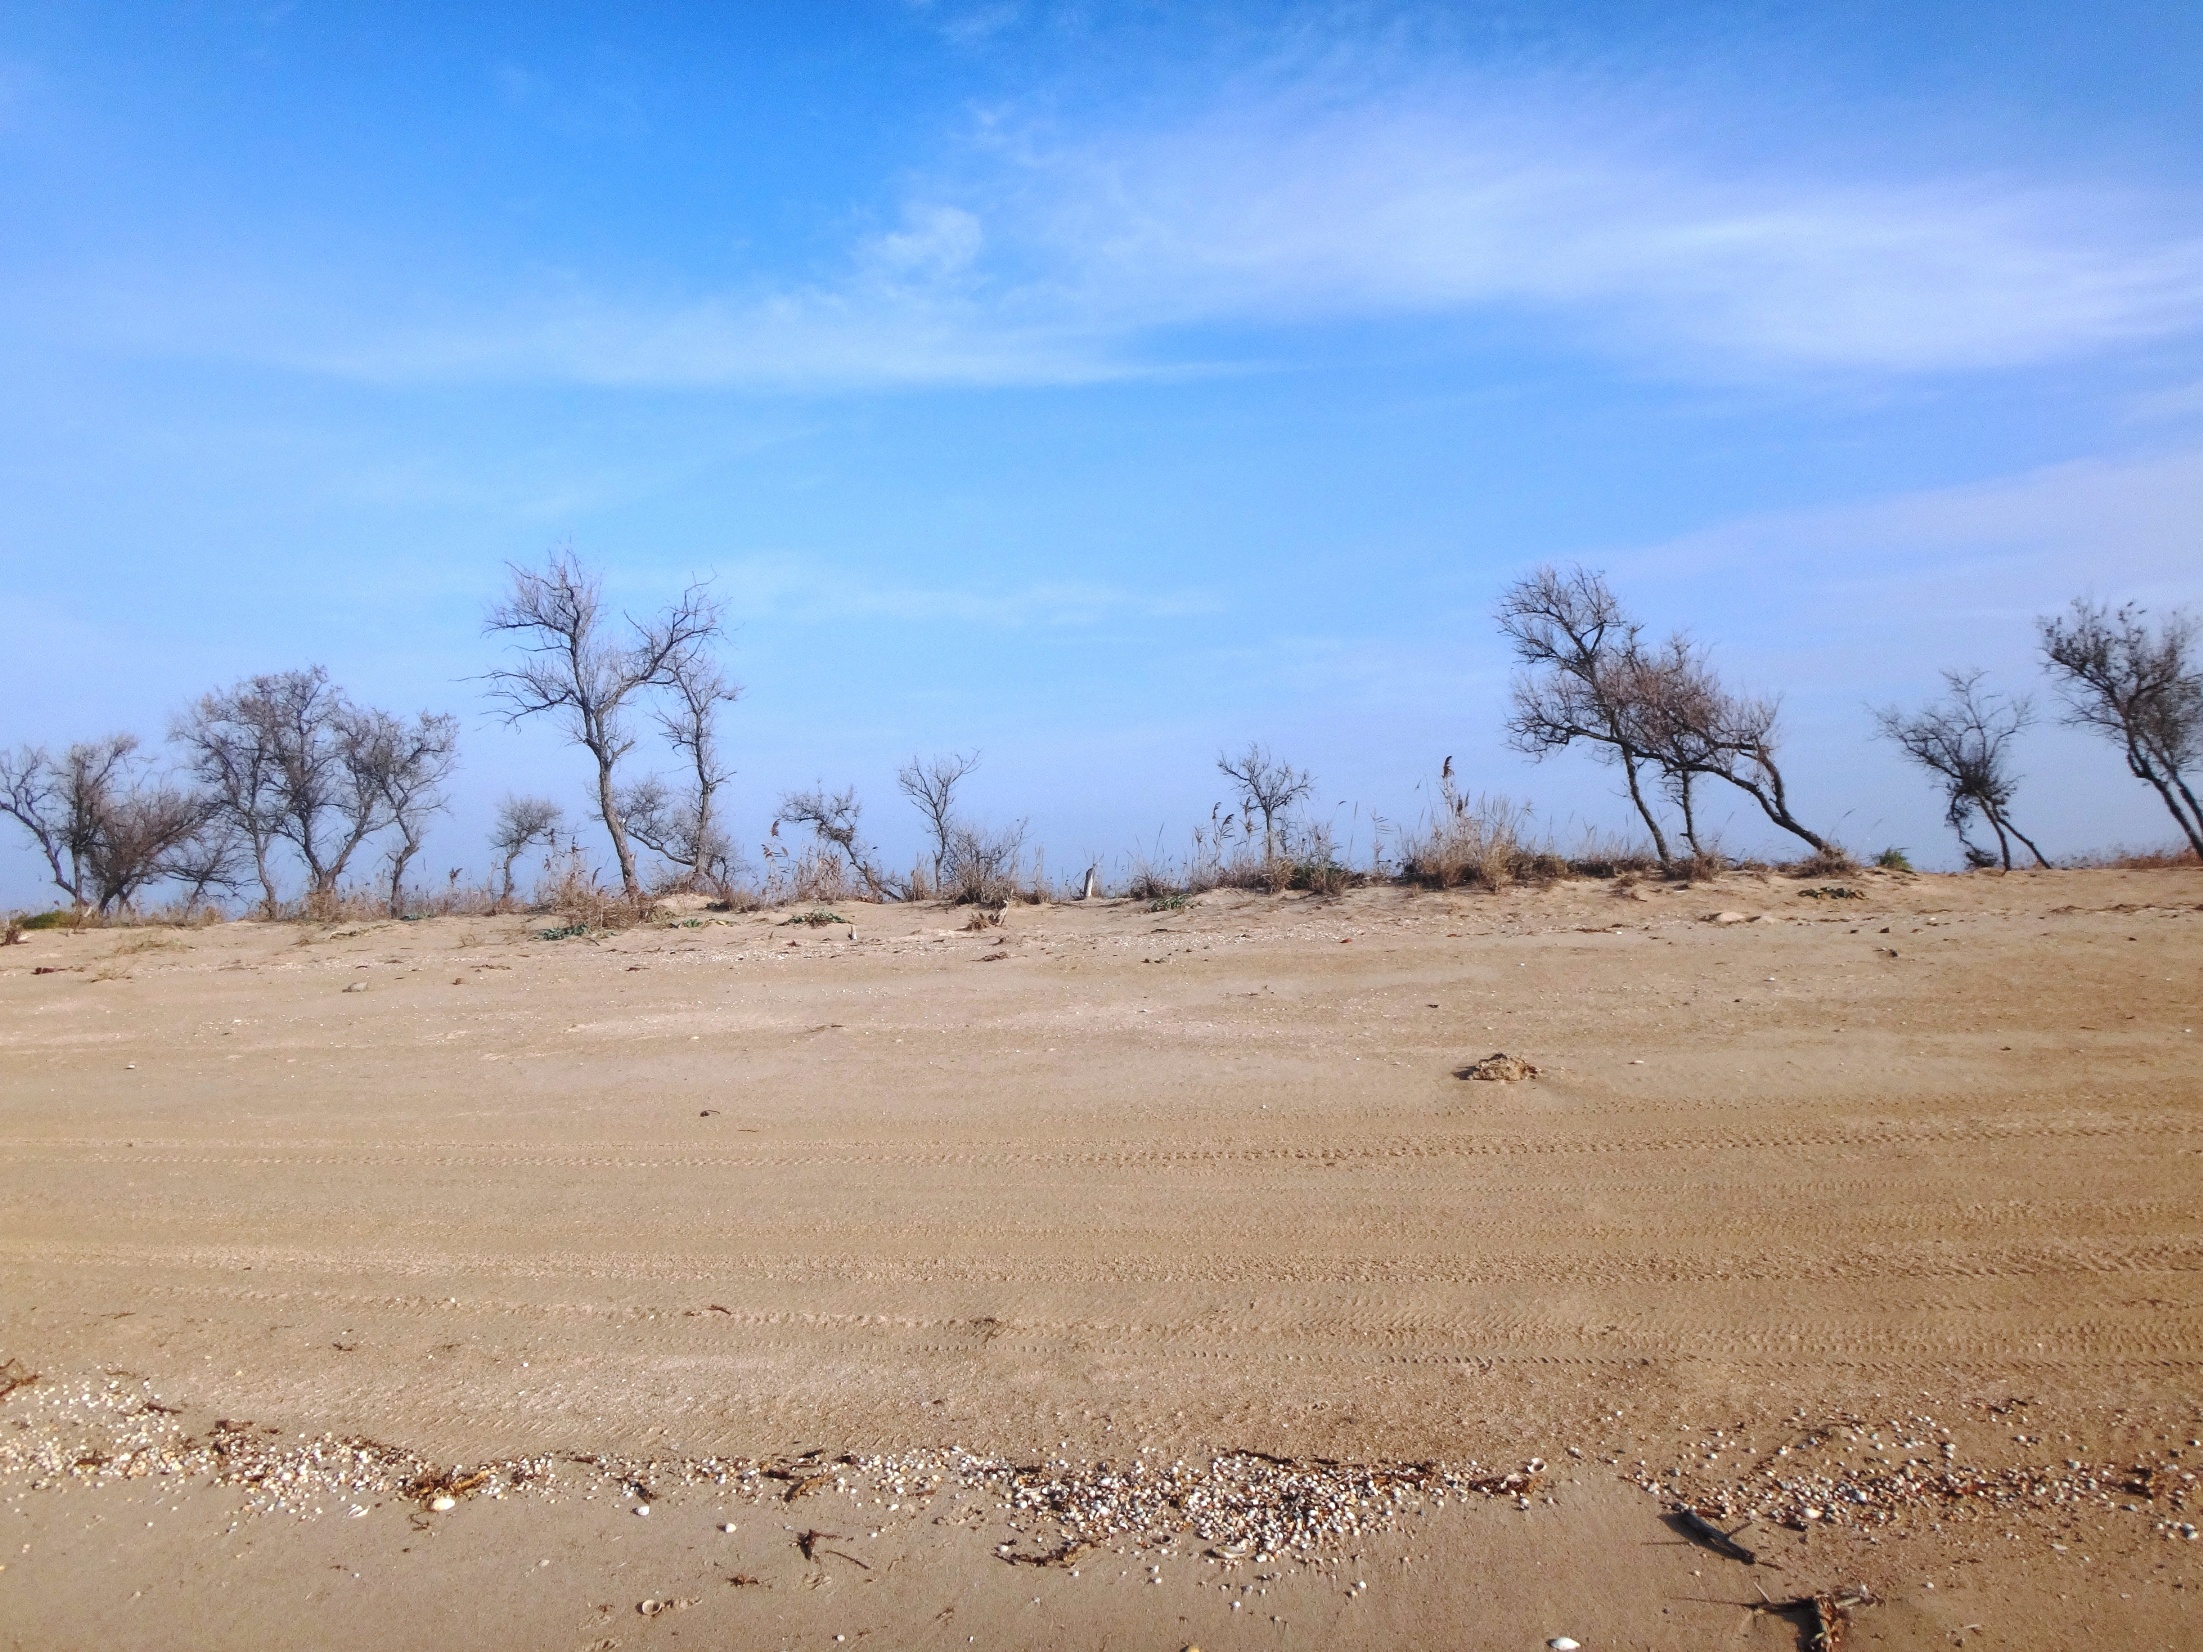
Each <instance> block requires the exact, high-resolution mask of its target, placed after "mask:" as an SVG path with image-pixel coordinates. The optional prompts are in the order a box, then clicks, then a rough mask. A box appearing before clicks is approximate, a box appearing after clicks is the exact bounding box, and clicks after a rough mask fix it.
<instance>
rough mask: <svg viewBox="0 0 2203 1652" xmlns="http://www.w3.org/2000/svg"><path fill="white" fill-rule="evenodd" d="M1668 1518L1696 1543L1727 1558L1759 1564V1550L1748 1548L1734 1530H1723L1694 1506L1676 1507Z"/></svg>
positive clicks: (1754, 1564) (1747, 1563) (1748, 1563)
mask: <svg viewBox="0 0 2203 1652" xmlns="http://www.w3.org/2000/svg"><path fill="white" fill-rule="evenodd" d="M1668 1520H1669V1522H1670V1523H1671V1524H1672V1525H1674V1526H1676V1527H1678V1528H1679V1529H1680V1530H1681V1531H1682V1533H1683V1535H1684V1536H1685V1537H1688V1538H1689V1539H1691V1541H1693V1542H1694V1543H1698V1544H1702V1545H1703V1546H1704V1547H1706V1548H1709V1549H1711V1550H1712V1551H1713V1552H1714V1553H1715V1554H1717V1555H1720V1556H1721V1557H1722V1558H1723V1559H1725V1560H1740V1561H1742V1562H1743V1563H1744V1564H1745V1565H1747V1566H1757V1565H1758V1564H1759V1555H1758V1553H1757V1551H1755V1550H1752V1549H1747V1548H1746V1547H1745V1546H1744V1545H1743V1544H1741V1543H1739V1542H1738V1541H1737V1540H1736V1535H1735V1533H1734V1532H1725V1531H1723V1530H1722V1529H1721V1528H1720V1527H1719V1526H1717V1525H1715V1524H1714V1523H1713V1522H1712V1521H1711V1520H1708V1519H1707V1518H1706V1517H1705V1516H1704V1515H1702V1514H1700V1513H1699V1512H1698V1511H1697V1510H1696V1509H1694V1508H1690V1507H1687V1506H1686V1507H1684V1508H1679V1509H1676V1510H1675V1511H1673V1512H1672V1513H1671V1514H1669V1516H1668ZM1743 1529H1744V1528H1743V1527H1742V1526H1739V1527H1737V1531H1742V1530H1743Z"/></svg>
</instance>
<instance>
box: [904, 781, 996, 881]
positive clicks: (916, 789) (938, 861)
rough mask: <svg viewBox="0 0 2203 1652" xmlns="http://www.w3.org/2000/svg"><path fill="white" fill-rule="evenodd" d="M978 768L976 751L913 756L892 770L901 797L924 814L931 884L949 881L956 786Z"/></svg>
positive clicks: (955, 824)
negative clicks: (930, 845)
mask: <svg viewBox="0 0 2203 1652" xmlns="http://www.w3.org/2000/svg"><path fill="white" fill-rule="evenodd" d="M977 767H979V753H977V752H973V753H971V755H969V756H968V757H967V756H965V755H964V754H963V753H961V752H950V753H949V754H948V755H947V756H946V757H934V758H929V759H927V760H926V761H924V762H920V761H919V760H918V759H917V758H916V757H913V758H911V760H910V761H909V762H907V763H905V764H904V765H903V766H902V767H901V768H899V769H897V770H896V771H895V784H896V786H897V787H898V788H900V789H901V791H902V794H903V796H905V797H907V798H909V799H910V801H911V802H912V803H914V804H916V805H917V808H918V812H919V813H920V814H921V815H923V816H925V821H926V832H927V834H928V835H929V836H930V837H931V838H932V839H933V886H934V888H935V889H944V888H945V887H946V886H947V882H948V865H949V848H950V842H951V839H952V838H953V837H954V836H955V833H956V829H957V821H956V788H957V787H958V786H959V785H960V784H962V782H963V779H964V777H965V776H966V775H968V774H970V773H971V772H972V770H974V769H976V768H977Z"/></svg>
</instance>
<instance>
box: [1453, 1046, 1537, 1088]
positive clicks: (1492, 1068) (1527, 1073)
mask: <svg viewBox="0 0 2203 1652" xmlns="http://www.w3.org/2000/svg"><path fill="white" fill-rule="evenodd" d="M1453 1076H1454V1077H1456V1078H1481V1079H1487V1080H1491V1081H1493V1082H1496V1083H1501V1084H1512V1083H1513V1082H1514V1081H1515V1080H1516V1079H1518V1078H1535V1077H1537V1076H1538V1070H1537V1069H1536V1068H1535V1067H1533V1066H1531V1065H1530V1064H1529V1063H1528V1062H1527V1061H1525V1060H1523V1059H1522V1057H1520V1056H1519V1055H1509V1054H1507V1053H1506V1051H1504V1050H1495V1051H1494V1052H1493V1053H1492V1054H1490V1055H1488V1056H1486V1057H1485V1058H1484V1059H1483V1060H1482V1061H1472V1062H1470V1063H1469V1064H1468V1065H1467V1066H1466V1067H1463V1068H1461V1069H1460V1070H1459V1071H1458V1072H1456V1073H1455V1074H1454V1075H1453Z"/></svg>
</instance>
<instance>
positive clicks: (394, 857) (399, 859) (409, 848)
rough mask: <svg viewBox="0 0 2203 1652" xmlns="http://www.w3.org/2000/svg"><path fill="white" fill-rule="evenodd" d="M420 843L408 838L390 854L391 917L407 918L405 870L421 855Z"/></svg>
mask: <svg viewBox="0 0 2203 1652" xmlns="http://www.w3.org/2000/svg"><path fill="white" fill-rule="evenodd" d="M420 849H421V846H420V843H419V842H418V841H417V840H415V839H414V838H411V837H408V838H406V839H404V840H403V841H401V842H400V843H399V845H398V847H397V848H396V849H394V850H392V851H391V854H390V915H391V916H392V917H393V918H402V917H404V916H405V869H406V865H407V863H408V862H410V861H411V860H412V859H413V857H414V856H415V855H417V854H419V853H420Z"/></svg>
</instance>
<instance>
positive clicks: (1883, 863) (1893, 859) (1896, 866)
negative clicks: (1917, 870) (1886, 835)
mask: <svg viewBox="0 0 2203 1652" xmlns="http://www.w3.org/2000/svg"><path fill="white" fill-rule="evenodd" d="M1874 864H1875V865H1876V866H1879V867H1880V868H1881V869H1882V870H1883V871H1885V872H1909V871H1911V870H1912V869H1913V868H1912V858H1911V857H1910V856H1909V855H1907V854H1906V853H1905V852H1904V850H1902V849H1900V848H1898V847H1897V846H1896V845H1895V844H1892V845H1890V847H1889V848H1887V849H1884V850H1883V851H1882V852H1881V853H1880V854H1878V855H1876V856H1875V857H1874Z"/></svg>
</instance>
